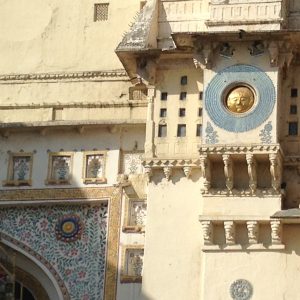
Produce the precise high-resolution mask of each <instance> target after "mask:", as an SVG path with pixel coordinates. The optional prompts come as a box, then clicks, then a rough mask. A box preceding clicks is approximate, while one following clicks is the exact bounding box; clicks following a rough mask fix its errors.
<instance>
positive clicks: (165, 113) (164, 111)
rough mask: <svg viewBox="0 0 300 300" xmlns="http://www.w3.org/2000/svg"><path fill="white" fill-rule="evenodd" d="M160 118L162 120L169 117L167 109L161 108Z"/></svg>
mask: <svg viewBox="0 0 300 300" xmlns="http://www.w3.org/2000/svg"><path fill="white" fill-rule="evenodd" d="M159 116H160V117H161V118H165V117H166V116H167V109H166V108H161V109H160V113H159Z"/></svg>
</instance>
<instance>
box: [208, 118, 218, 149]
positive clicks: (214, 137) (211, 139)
mask: <svg viewBox="0 0 300 300" xmlns="http://www.w3.org/2000/svg"><path fill="white" fill-rule="evenodd" d="M205 134H206V137H205V143H206V144H217V143H218V142H219V139H218V133H217V131H215V130H214V128H213V127H212V126H211V123H210V122H207V125H206V128H205Z"/></svg>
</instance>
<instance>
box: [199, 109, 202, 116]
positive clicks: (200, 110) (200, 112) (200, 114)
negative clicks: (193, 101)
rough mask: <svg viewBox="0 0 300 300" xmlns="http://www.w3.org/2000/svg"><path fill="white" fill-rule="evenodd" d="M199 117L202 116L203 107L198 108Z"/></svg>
mask: <svg viewBox="0 0 300 300" xmlns="http://www.w3.org/2000/svg"><path fill="white" fill-rule="evenodd" d="M198 117H202V107H199V108H198Z"/></svg>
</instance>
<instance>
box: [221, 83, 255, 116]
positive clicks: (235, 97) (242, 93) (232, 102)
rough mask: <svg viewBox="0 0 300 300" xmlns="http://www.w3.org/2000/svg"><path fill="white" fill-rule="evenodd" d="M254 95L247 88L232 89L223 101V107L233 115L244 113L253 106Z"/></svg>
mask: <svg viewBox="0 0 300 300" xmlns="http://www.w3.org/2000/svg"><path fill="white" fill-rule="evenodd" d="M254 99H255V97H254V93H253V92H252V90H251V89H250V88H249V87H247V86H239V87H236V88H234V89H232V90H231V91H230V92H229V93H228V94H227V97H226V99H225V105H226V107H227V109H228V110H230V111H231V112H233V113H245V112H247V111H248V110H250V109H251V108H252V106H253V104H254Z"/></svg>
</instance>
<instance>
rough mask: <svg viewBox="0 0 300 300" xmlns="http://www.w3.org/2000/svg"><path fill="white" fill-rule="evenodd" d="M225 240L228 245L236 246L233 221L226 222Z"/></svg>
mask: <svg viewBox="0 0 300 300" xmlns="http://www.w3.org/2000/svg"><path fill="white" fill-rule="evenodd" d="M224 229H225V239H226V244H227V245H234V244H235V224H234V222H233V221H225V222H224Z"/></svg>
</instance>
